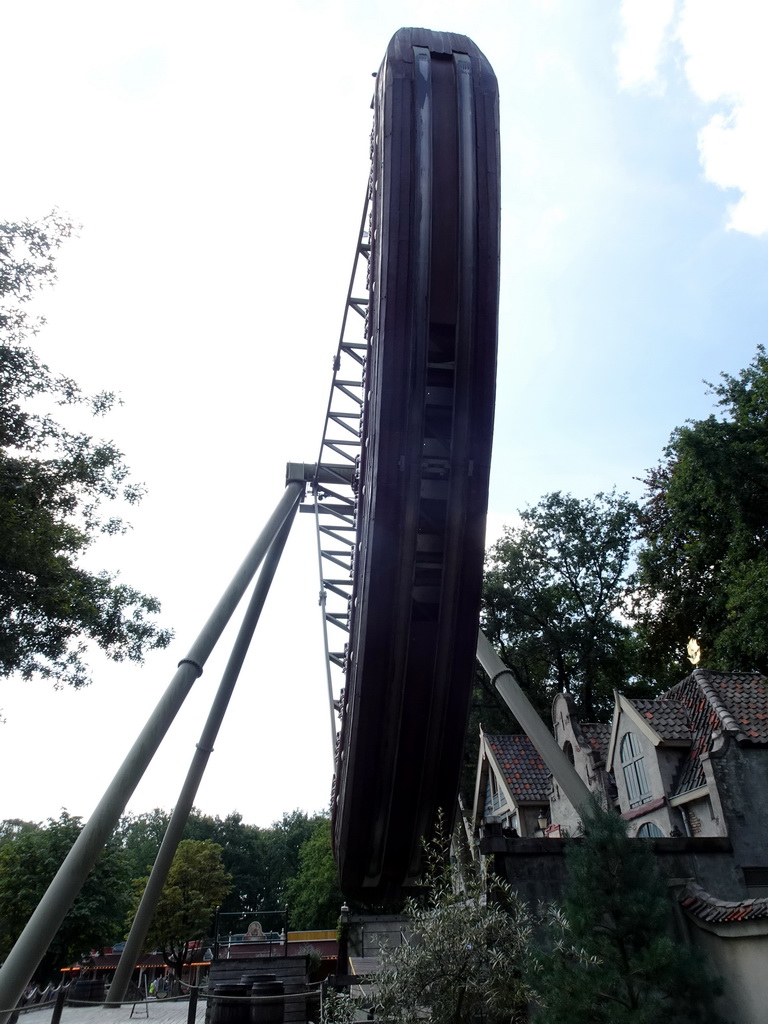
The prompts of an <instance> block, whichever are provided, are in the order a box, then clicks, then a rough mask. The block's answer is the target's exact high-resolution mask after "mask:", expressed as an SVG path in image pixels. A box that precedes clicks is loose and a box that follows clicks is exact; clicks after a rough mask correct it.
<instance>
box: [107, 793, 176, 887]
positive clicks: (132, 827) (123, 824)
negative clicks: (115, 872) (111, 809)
mask: <svg viewBox="0 0 768 1024" xmlns="http://www.w3.org/2000/svg"><path fill="white" fill-rule="evenodd" d="M170 820H171V816H170V814H168V812H167V811H163V810H161V809H160V808H159V807H156V808H155V809H154V810H153V811H145V812H144V813H142V814H126V815H124V816H123V817H122V818H121V819H120V823H119V824H118V826H117V829H116V831H115V838H116V839H117V841H118V842H119V843H120V845H121V846H122V848H123V850H124V851H125V858H126V864H127V865H128V871H129V877H130V878H131V879H136V878H143V877H144V876H145V875H146V874H147V872H148V871H150V870H151V869H152V865H153V864H154V863H155V858H156V857H157V851H158V850H159V849H160V844H161V843H162V841H163V836H164V835H165V831H166V829H167V828H168V822H169V821H170Z"/></svg>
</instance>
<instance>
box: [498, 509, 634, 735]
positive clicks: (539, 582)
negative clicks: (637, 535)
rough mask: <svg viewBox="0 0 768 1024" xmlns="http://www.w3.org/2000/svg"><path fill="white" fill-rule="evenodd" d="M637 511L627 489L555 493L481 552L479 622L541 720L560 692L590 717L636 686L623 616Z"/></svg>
mask: <svg viewBox="0 0 768 1024" xmlns="http://www.w3.org/2000/svg"><path fill="white" fill-rule="evenodd" d="M636 514H637V508H636V506H635V504H634V503H633V502H632V501H630V499H629V498H628V496H627V495H625V494H616V493H615V492H611V493H609V494H597V495H596V496H595V497H594V498H593V499H584V500H581V499H578V498H574V497H573V496H572V495H570V494H562V493H561V492H559V491H558V492H555V493H553V494H547V495H545V496H544V497H543V498H542V499H541V501H540V502H539V503H538V504H537V505H535V506H534V507H532V508H528V509H525V510H524V511H522V512H521V513H520V519H521V523H520V525H519V526H517V527H506V528H505V531H504V535H503V536H502V538H501V539H500V540H499V541H498V542H497V543H496V544H495V545H494V546H493V547H492V548H491V549H490V551H489V553H488V559H487V565H486V574H485V584H484V590H483V625H484V628H485V630H486V633H487V635H488V639H489V640H490V641H491V642H492V643H493V644H494V645H495V646H496V647H497V649H498V650H499V653H500V656H501V658H502V660H503V661H504V662H505V663H506V664H507V665H509V667H510V668H511V669H513V671H514V672H515V674H516V676H517V679H518V681H519V682H520V685H521V686H522V687H523V689H524V690H525V691H526V692H527V694H528V697H529V698H530V700H531V701H532V703H533V704H534V706H535V707H536V708H537V709H538V711H539V713H540V714H541V715H542V717H543V718H544V719H545V720H548V718H549V709H550V706H551V702H552V699H553V697H554V695H555V693H557V692H560V691H566V692H569V693H571V694H572V695H573V697H574V699H575V700H576V703H577V706H578V708H579V712H580V714H581V716H582V718H584V719H586V720H594V719H595V718H596V717H599V716H605V715H607V714H608V713H609V712H610V708H611V707H612V704H613V696H612V695H613V689H614V687H621V688H626V684H627V683H628V682H629V681H634V682H635V683H638V680H637V678H636V673H637V668H638V645H637V640H636V638H635V636H634V634H633V631H632V629H631V627H630V625H629V624H628V623H627V622H626V620H625V619H624V618H622V617H621V613H622V612H624V611H625V608H626V606H627V596H628V586H629V579H630V574H631V570H632V568H633V565H632V556H633V528H634V522H635V516H636Z"/></svg>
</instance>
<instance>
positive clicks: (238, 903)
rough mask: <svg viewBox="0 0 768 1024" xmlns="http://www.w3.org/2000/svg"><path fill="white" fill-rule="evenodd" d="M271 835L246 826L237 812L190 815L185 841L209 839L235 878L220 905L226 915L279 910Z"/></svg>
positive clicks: (259, 829) (266, 831)
mask: <svg viewBox="0 0 768 1024" xmlns="http://www.w3.org/2000/svg"><path fill="white" fill-rule="evenodd" d="M268 835H269V830H268V829H262V828H259V827H258V826H257V825H247V824H245V822H244V821H243V818H242V815H241V814H239V813H237V812H236V811H234V812H232V813H231V814H228V815H227V816H226V817H225V818H220V817H218V815H217V816H216V817H210V816H209V815H205V814H202V813H201V812H200V811H193V813H192V814H191V815H190V817H189V821H188V822H187V827H186V828H185V830H184V836H185V838H187V839H210V840H211V841H212V842H214V843H218V844H219V845H220V846H221V847H222V848H223V853H222V860H223V863H224V868H225V870H226V871H227V872H228V873H229V874H230V875H231V876H232V888H231V890H230V893H229V895H228V896H227V897H226V899H225V900H224V901H223V903H222V904H221V910H222V912H223V913H237V912H240V913H242V914H250V913H252V912H256V911H258V910H276V909H278V907H279V904H278V902H277V896H276V895H274V894H273V893H272V892H271V891H270V888H269V886H270V879H271V878H272V877H273V871H272V870H271V866H270V864H269V862H268V853H269V840H268ZM233 930H235V931H240V930H242V929H240V928H234V929H233Z"/></svg>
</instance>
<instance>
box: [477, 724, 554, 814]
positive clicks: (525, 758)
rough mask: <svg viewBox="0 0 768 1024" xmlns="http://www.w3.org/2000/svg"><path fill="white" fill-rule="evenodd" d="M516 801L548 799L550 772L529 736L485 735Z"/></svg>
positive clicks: (542, 801)
mask: <svg viewBox="0 0 768 1024" xmlns="http://www.w3.org/2000/svg"><path fill="white" fill-rule="evenodd" d="M485 741H486V743H487V744H488V749H489V751H490V752H491V754H492V756H493V758H494V760H495V762H496V766H497V767H498V769H499V771H500V772H501V774H502V776H503V779H504V782H505V784H506V786H507V789H508V790H509V792H510V793H511V794H512V796H513V797H514V798H515V802H516V803H547V801H548V799H549V787H550V779H551V775H550V773H549V769H548V768H547V766H546V765H545V764H544V762H543V761H542V759H541V756H540V755H539V753H538V751H537V750H536V748H535V747H534V745H533V744H532V743H531V741H530V740H529V739H528V737H527V736H523V735H513V736H488V735H486V736H485Z"/></svg>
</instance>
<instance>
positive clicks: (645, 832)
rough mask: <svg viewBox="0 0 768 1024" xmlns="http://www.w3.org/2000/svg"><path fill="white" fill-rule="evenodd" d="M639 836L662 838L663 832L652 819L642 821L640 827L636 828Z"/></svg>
mask: <svg viewBox="0 0 768 1024" xmlns="http://www.w3.org/2000/svg"><path fill="white" fill-rule="evenodd" d="M637 835H638V837H639V838H642V837H643V836H645V837H646V838H649V837H650V838H652V839H663V838H664V833H663V832H662V831H661V829H660V828H659V826H658V825H655V824H654V823H653V822H652V821H644V822H643V824H642V825H641V826H640V828H639V829H638V830H637Z"/></svg>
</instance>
